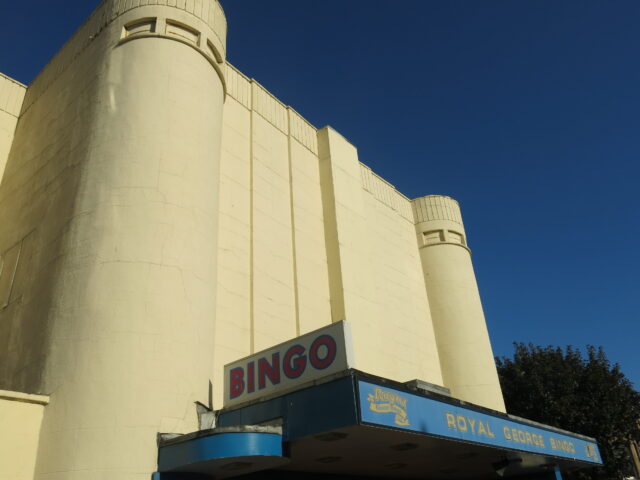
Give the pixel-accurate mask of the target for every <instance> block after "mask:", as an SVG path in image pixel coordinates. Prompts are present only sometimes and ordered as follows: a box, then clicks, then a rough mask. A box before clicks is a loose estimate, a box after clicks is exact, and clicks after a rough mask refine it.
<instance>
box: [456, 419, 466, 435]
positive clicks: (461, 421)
mask: <svg viewBox="0 0 640 480" xmlns="http://www.w3.org/2000/svg"><path fill="white" fill-rule="evenodd" d="M457 421H458V430H460V431H461V432H466V431H467V420H466V419H465V418H464V417H463V416H462V415H458V417H457Z"/></svg>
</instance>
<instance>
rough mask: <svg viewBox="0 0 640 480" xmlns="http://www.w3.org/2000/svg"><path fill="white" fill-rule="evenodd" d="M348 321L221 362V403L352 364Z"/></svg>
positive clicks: (266, 392) (241, 400)
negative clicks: (237, 358) (224, 363)
mask: <svg viewBox="0 0 640 480" xmlns="http://www.w3.org/2000/svg"><path fill="white" fill-rule="evenodd" d="M353 366H354V365H353V353H352V350H351V335H350V329H349V324H347V323H345V322H338V323H334V324H331V325H329V326H328V327H325V328H321V329H319V330H316V331H314V332H311V333H307V334H306V335H302V336H300V337H297V338H294V339H293V340H290V341H288V342H285V343H281V344H280V345H276V346H275V347H272V348H269V349H268V350H263V351H262V352H259V353H256V354H254V355H251V356H249V357H245V358H243V359H241V360H238V361H236V362H233V363H229V364H227V365H225V366H224V406H225V407H229V406H232V405H237V404H240V403H245V402H250V401H253V400H256V399H259V398H261V397H264V396H267V395H272V394H274V393H278V392H283V391H285V390H290V389H292V388H293V387H296V386H299V385H302V384H303V383H307V382H310V381H313V380H317V379H319V378H322V377H326V376H329V375H332V374H334V373H337V372H341V371H343V370H346V369H348V368H353Z"/></svg>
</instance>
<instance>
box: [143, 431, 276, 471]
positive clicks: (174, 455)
mask: <svg viewBox="0 0 640 480" xmlns="http://www.w3.org/2000/svg"><path fill="white" fill-rule="evenodd" d="M252 456H276V457H281V456H282V436H281V435H278V434H276V433H259V432H233V433H219V434H215V433H213V434H211V435H209V436H206V437H200V438H194V439H191V440H187V441H184V442H180V443H175V444H172V445H166V446H164V447H160V451H159V454H158V470H159V471H160V472H170V471H175V470H176V469H179V468H184V467H186V466H188V465H193V464H197V463H201V462H206V461H210V460H216V459H224V458H231V457H252ZM153 480H156V479H153ZM162 480H164V478H163V479H162Z"/></svg>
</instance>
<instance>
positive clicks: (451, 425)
mask: <svg viewBox="0 0 640 480" xmlns="http://www.w3.org/2000/svg"><path fill="white" fill-rule="evenodd" d="M445 416H446V417H447V427H449V428H453V429H454V430H455V429H456V417H454V416H453V413H445Z"/></svg>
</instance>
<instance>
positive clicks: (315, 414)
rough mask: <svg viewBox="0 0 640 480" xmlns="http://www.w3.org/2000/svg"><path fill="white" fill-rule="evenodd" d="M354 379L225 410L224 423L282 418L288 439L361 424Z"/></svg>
mask: <svg viewBox="0 0 640 480" xmlns="http://www.w3.org/2000/svg"><path fill="white" fill-rule="evenodd" d="M354 389H355V387H354V379H353V377H352V376H346V377H342V378H339V379H337V380H334V381H332V382H328V383H323V384H321V385H314V386H312V387H309V388H303V389H301V390H296V391H294V392H290V393H287V394H285V395H282V396H280V397H276V398H272V399H269V400H265V401H262V402H257V403H254V404H250V405H247V406H245V407H240V408H237V409H235V410H230V411H224V410H223V411H222V412H220V416H219V417H218V425H219V426H220V427H232V426H239V425H260V424H262V423H264V422H267V421H270V420H274V419H276V418H282V419H283V421H284V424H283V438H284V440H285V441H292V440H296V439H297V438H302V437H306V436H308V435H315V434H317V433H320V432H326V431H328V430H335V429H338V428H343V427H348V426H352V425H357V424H358V412H357V404H358V402H357V401H356V398H355V390H354Z"/></svg>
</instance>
